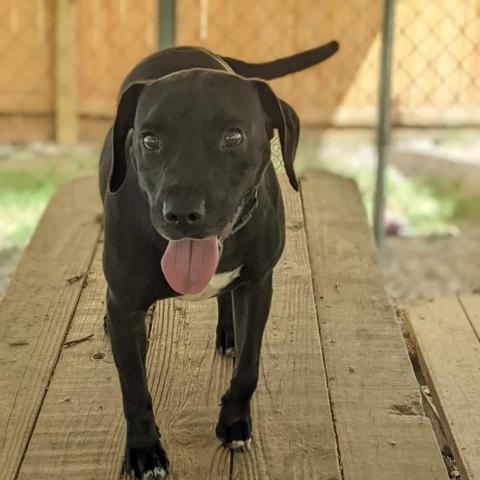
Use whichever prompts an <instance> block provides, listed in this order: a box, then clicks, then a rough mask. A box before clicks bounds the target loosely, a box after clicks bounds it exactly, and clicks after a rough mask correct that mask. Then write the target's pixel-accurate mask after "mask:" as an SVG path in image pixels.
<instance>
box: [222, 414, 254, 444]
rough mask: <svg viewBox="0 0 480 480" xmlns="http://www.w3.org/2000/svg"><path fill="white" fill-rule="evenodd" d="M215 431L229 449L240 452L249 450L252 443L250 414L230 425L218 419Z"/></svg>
mask: <svg viewBox="0 0 480 480" xmlns="http://www.w3.org/2000/svg"><path fill="white" fill-rule="evenodd" d="M215 433H216V435H217V437H218V438H219V440H220V441H221V442H222V444H223V445H224V446H225V447H228V448H230V449H231V450H235V451H241V452H244V451H245V450H250V445H251V443H252V420H251V418H250V415H248V416H246V417H245V418H241V419H240V420H237V421H236V422H234V423H232V424H231V425H227V424H226V423H224V422H222V421H221V420H220V421H219V422H218V424H217V427H216V429H215Z"/></svg>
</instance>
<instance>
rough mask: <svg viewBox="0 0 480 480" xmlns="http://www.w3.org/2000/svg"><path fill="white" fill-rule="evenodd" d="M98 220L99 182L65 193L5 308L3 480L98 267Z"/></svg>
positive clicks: (69, 187)
mask: <svg viewBox="0 0 480 480" xmlns="http://www.w3.org/2000/svg"><path fill="white" fill-rule="evenodd" d="M99 212H100V201H99V195H98V192H97V182H96V181H95V179H94V178H93V177H86V178H82V179H78V180H74V181H72V182H69V183H68V184H66V185H64V186H63V187H61V188H60V189H59V191H58V192H57V194H56V195H55V196H54V198H53V200H52V201H51V202H50V204H49V206H48V208H47V210H46V212H45V214H44V215H43V217H42V219H41V221H40V224H39V226H38V228H37V230H36V232H35V234H34V236H33V238H32V241H31V242H30V245H29V246H28V247H27V249H26V251H25V253H24V255H23V257H22V260H21V261H20V265H19V267H18V270H17V272H16V274H15V276H14V277H13V279H12V282H11V284H10V288H9V289H8V291H7V293H6V296H5V298H4V299H3V300H2V302H1V303H0V339H1V340H0V341H1V348H0V365H1V366H2V374H1V376H0V465H2V478H5V479H11V478H14V476H15V474H16V471H17V469H18V467H19V464H20V461H21V458H22V456H23V454H24V451H25V448H26V446H27V445H28V441H29V438H30V434H31V430H32V428H33V425H34V424H35V421H36V418H37V415H38V412H39V410H40V408H41V404H42V401H43V398H44V395H45V391H46V389H47V388H48V385H49V382H50V377H51V374H52V371H53V369H54V367H55V363H56V361H57V358H58V352H59V349H60V347H61V345H62V343H63V341H64V338H65V335H66V332H67V329H68V326H69V323H70V319H71V316H72V314H73V312H74V310H75V307H76V305H77V301H78V298H79V295H80V293H81V291H82V287H83V283H84V274H85V272H86V271H87V270H88V268H89V265H90V262H91V260H92V255H93V250H94V247H95V244H96V242H97V238H98V235H99V233H100V228H101V224H100V222H99V221H98V214H99ZM69 279H72V280H69Z"/></svg>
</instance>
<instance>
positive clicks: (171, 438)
mask: <svg viewBox="0 0 480 480" xmlns="http://www.w3.org/2000/svg"><path fill="white" fill-rule="evenodd" d="M216 321H217V309H216V301H215V300H208V301H207V302H198V303H193V302H192V303H187V302H181V301H177V300H175V301H172V300H168V301H163V302H159V303H158V308H157V310H156V313H155V318H154V321H153V325H152V332H151V337H150V350H149V357H148V375H149V384H150V391H151V393H152V397H153V403H154V410H155V416H156V419H157V423H158V426H159V428H160V432H161V434H162V442H163V444H164V446H165V448H166V450H167V453H168V456H169V459H170V461H171V464H172V472H171V476H170V477H169V478H172V479H175V480H196V479H200V478H208V479H212V480H227V479H229V478H230V468H231V465H230V464H231V454H230V453H229V452H228V451H227V450H226V449H224V448H223V447H222V446H221V445H220V443H219V441H218V440H217V438H216V437H215V432H214V429H215V424H216V421H217V417H218V413H219V401H220V398H221V396H222V395H223V393H224V392H225V390H226V388H227V386H228V382H229V380H230V377H231V371H232V360H231V359H229V358H225V357H223V356H220V355H218V354H217V353H216V351H215V326H216Z"/></svg>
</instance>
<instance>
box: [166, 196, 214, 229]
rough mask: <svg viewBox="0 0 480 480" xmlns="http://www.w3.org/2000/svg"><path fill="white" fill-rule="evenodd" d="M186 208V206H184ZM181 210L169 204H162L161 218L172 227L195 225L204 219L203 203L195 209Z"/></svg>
mask: <svg viewBox="0 0 480 480" xmlns="http://www.w3.org/2000/svg"><path fill="white" fill-rule="evenodd" d="M185 207H186V206H185ZM185 207H184V208H182V207H181V206H179V205H174V204H172V203H170V202H165V203H164V204H163V216H164V218H165V221H166V222H167V223H170V224H172V225H179V224H189V225H192V224H194V223H197V222H198V221H200V220H201V219H202V218H204V217H205V202H204V201H202V202H200V203H199V204H198V205H196V206H195V207H192V206H190V208H185Z"/></svg>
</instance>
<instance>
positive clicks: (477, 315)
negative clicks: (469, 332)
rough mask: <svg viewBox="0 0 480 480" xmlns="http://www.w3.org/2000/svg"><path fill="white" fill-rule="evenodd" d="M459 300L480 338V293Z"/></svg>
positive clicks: (461, 296)
mask: <svg viewBox="0 0 480 480" xmlns="http://www.w3.org/2000/svg"><path fill="white" fill-rule="evenodd" d="M459 300H460V304H461V305H462V307H463V309H464V310H465V314H466V315H467V317H468V320H469V321H470V324H471V325H472V328H473V331H474V332H475V335H476V336H477V338H478V339H479V340H480V295H471V294H463V295H460V296H459ZM479 435H480V434H479Z"/></svg>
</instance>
